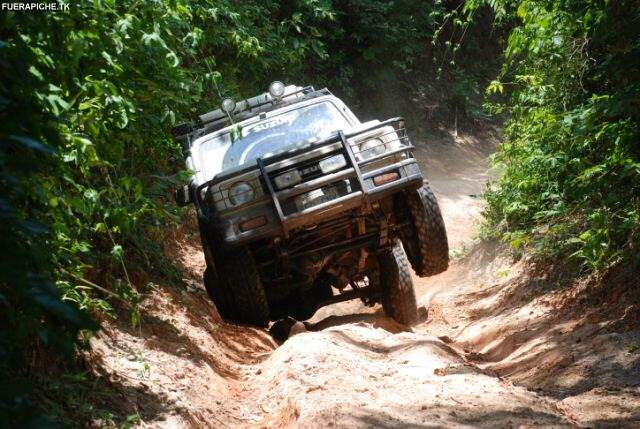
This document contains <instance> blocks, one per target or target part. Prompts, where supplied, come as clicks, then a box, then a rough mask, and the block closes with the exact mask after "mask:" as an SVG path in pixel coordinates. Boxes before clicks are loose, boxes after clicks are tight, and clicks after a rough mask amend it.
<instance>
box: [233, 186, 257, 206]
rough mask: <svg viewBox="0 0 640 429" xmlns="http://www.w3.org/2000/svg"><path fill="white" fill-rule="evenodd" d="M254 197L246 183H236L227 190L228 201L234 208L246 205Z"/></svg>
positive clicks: (250, 187) (251, 188)
mask: <svg viewBox="0 0 640 429" xmlns="http://www.w3.org/2000/svg"><path fill="white" fill-rule="evenodd" d="M254 195H255V193H254V191H253V187H252V186H251V185H250V184H248V183H247V182H236V183H234V184H233V185H231V187H230V188H229V199H230V200H231V202H232V203H233V205H235V206H239V205H241V204H246V203H248V202H249V201H251V200H253V197H254Z"/></svg>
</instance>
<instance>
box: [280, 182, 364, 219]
mask: <svg viewBox="0 0 640 429" xmlns="http://www.w3.org/2000/svg"><path fill="white" fill-rule="evenodd" d="M352 180H353V179H345V180H341V181H339V182H336V183H332V184H330V185H327V186H323V187H321V188H318V189H314V190H312V191H309V192H305V193H304V194H301V195H297V196H295V197H293V198H290V199H288V200H287V201H285V202H284V204H283V211H284V214H285V216H288V215H291V214H293V213H296V212H302V211H304V210H308V209H311V208H313V207H316V206H318V205H320V204H324V203H327V202H330V201H333V200H335V199H337V198H340V197H342V196H345V195H348V194H350V193H351V192H353V190H354V188H355V183H352Z"/></svg>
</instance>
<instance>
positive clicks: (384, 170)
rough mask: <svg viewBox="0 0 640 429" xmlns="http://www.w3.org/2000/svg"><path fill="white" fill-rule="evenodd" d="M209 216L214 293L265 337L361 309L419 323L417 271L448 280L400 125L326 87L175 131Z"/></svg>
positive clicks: (283, 90) (207, 242) (183, 196)
mask: <svg viewBox="0 0 640 429" xmlns="http://www.w3.org/2000/svg"><path fill="white" fill-rule="evenodd" d="M173 135H174V138H175V139H176V140H177V141H178V142H179V143H180V144H181V146H182V148H183V151H184V154H185V156H186V164H187V167H188V168H189V169H190V170H191V171H193V172H194V173H193V176H192V179H191V182H190V183H189V185H186V186H184V187H183V188H181V189H179V190H178V191H177V192H176V200H177V201H178V203H179V204H180V205H188V204H191V203H193V204H194V205H195V207H196V211H197V216H198V224H199V227H200V233H201V237H202V247H203V250H204V254H205V257H206V262H207V268H206V271H205V273H204V284H205V287H206V289H207V292H208V293H209V296H210V297H211V299H212V300H213V302H214V303H215V305H216V307H217V308H218V310H219V312H220V314H221V315H222V317H224V318H225V319H227V320H229V321H233V322H236V323H242V324H252V325H258V326H264V325H266V324H267V323H268V322H269V320H276V319H279V318H282V317H286V316H291V317H294V318H296V319H298V320H304V319H308V318H309V317H311V316H312V315H313V313H314V312H315V311H316V310H317V309H318V308H319V307H321V306H324V305H328V304H332V303H336V302H340V301H346V300H350V299H355V298H359V299H361V300H362V301H363V302H364V303H365V304H367V305H373V304H374V303H376V302H381V303H382V307H383V309H384V311H385V313H386V314H387V315H389V316H390V317H392V318H394V319H395V320H397V321H398V322H400V323H403V324H411V323H413V322H414V321H415V320H416V318H417V308H416V297H415V292H414V288H413V283H412V280H411V273H410V266H411V267H412V268H413V270H414V271H415V272H416V274H417V275H418V276H420V277H425V276H432V275H434V274H438V273H440V272H442V271H444V270H446V269H447V266H448V263H449V249H448V244H447V235H446V231H445V227H444V223H443V220H442V215H441V214H440V209H439V208H438V203H437V201H436V198H435V196H434V195H433V192H432V191H431V189H430V188H429V185H428V184H427V183H426V182H425V181H424V180H423V176H422V174H421V172H420V168H419V167H418V163H417V162H416V159H415V158H414V157H413V155H412V149H413V148H414V147H413V146H412V145H411V142H410V141H409V138H408V137H407V133H406V130H405V126H404V121H403V120H402V119H401V118H394V119H389V120H386V121H384V122H380V121H370V122H365V123H361V122H360V121H359V120H358V118H356V116H355V115H354V114H353V112H351V110H350V109H349V108H348V107H347V106H346V105H345V104H344V103H343V102H342V101H341V100H340V99H338V98H337V97H335V96H334V95H333V94H331V92H329V91H328V90H327V89H322V90H319V91H317V90H315V89H314V88H313V87H297V86H293V85H290V86H285V85H284V84H282V83H281V82H274V83H272V84H271V85H270V87H269V92H267V93H264V94H262V95H259V96H256V97H253V98H250V99H247V100H242V101H240V102H238V103H235V102H234V101H233V100H231V99H225V100H224V101H223V103H222V108H221V109H218V110H215V111H213V112H210V113H207V114H204V115H202V116H200V117H199V120H198V121H196V122H194V123H186V124H181V125H179V126H177V127H175V128H174V129H173Z"/></svg>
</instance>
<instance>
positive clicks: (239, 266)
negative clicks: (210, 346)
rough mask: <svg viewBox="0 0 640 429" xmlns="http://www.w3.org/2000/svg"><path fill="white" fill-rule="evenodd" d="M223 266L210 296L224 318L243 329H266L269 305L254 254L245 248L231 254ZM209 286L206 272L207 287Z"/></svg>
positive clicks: (225, 258)
mask: <svg viewBox="0 0 640 429" xmlns="http://www.w3.org/2000/svg"><path fill="white" fill-rule="evenodd" d="M221 262H222V263H221V264H220V267H219V268H218V275H219V282H218V284H217V286H218V287H215V288H213V290H212V292H209V296H211V298H212V299H213V301H214V303H215V304H216V307H217V308H218V311H219V312H220V315H221V316H222V318H223V319H225V320H227V321H230V322H234V323H238V324H242V325H254V326H260V327H263V326H266V325H267V324H268V323H269V304H268V302H267V296H266V294H265V292H264V287H263V286H262V280H261V279H260V275H259V273H258V269H257V268H256V264H255V261H254V259H253V256H252V255H251V253H250V252H249V251H248V250H247V249H244V248H241V249H237V250H233V251H229V252H227V253H226V254H225V256H224V258H223V260H222V261H221ZM206 282H207V275H206V272H205V286H206V284H207V283H206ZM207 291H209V288H207Z"/></svg>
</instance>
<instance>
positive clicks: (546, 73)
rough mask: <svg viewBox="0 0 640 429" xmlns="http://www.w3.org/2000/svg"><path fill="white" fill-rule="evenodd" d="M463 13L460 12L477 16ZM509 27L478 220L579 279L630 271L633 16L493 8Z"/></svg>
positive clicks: (634, 7)
mask: <svg viewBox="0 0 640 429" xmlns="http://www.w3.org/2000/svg"><path fill="white" fill-rule="evenodd" d="M469 3H470V7H475V6H477V4H476V5H473V4H471V2H469ZM492 5H493V7H494V8H495V9H496V12H499V11H501V12H500V13H502V14H503V15H505V16H507V17H510V18H512V19H516V20H517V24H516V25H515V27H514V28H513V30H512V31H511V33H510V35H509V40H508V45H507V47H506V50H505V64H504V67H503V71H502V74H501V77H500V80H499V81H495V82H492V84H491V85H490V86H489V88H488V90H489V91H490V92H502V91H503V90H505V89H508V90H509V93H510V98H509V101H508V103H507V106H506V107H507V109H508V111H509V113H510V114H511V117H510V119H509V121H508V123H507V125H506V130H505V134H506V141H505V142H504V143H503V144H502V146H501V148H500V152H499V153H498V154H497V156H496V159H495V160H496V163H497V165H498V166H499V167H500V168H501V170H502V172H503V175H502V177H501V179H500V180H499V181H498V182H497V183H496V184H494V186H492V187H491V188H490V189H489V190H488V192H487V200H488V209H487V219H488V221H489V222H490V224H491V225H492V226H493V230H494V232H495V233H497V234H498V235H500V236H502V237H503V238H504V239H506V240H508V241H510V242H511V244H512V245H513V246H514V247H521V246H523V245H530V246H533V247H534V248H535V249H537V250H538V251H540V252H542V253H543V254H544V255H547V256H555V255H566V256H568V257H570V258H577V259H578V260H580V261H582V263H583V264H584V266H585V269H588V270H601V269H605V268H607V267H609V266H611V265H613V264H616V263H620V262H623V261H624V262H628V263H632V264H637V263H638V262H640V248H639V247H640V222H639V221H640V146H639V141H640V129H639V124H640V104H639V103H638V100H640V37H639V36H640V4H638V3H637V2H634V1H616V2H609V1H593V2H581V1H571V0H564V1H560V2H555V1H546V0H523V1H502V2H493V4H492Z"/></svg>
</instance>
